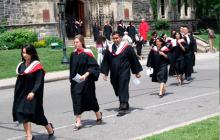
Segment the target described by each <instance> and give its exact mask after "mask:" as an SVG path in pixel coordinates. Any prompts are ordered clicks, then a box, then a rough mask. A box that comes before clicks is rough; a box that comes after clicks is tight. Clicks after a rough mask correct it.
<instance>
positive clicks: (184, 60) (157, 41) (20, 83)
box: [13, 20, 197, 140]
mask: <svg viewBox="0 0 220 140" xmlns="http://www.w3.org/2000/svg"><path fill="white" fill-rule="evenodd" d="M98 31H99V30H98ZM148 31H149V25H148V24H147V22H145V21H144V20H142V22H141V24H140V25H139V31H138V32H139V33H137V31H136V29H135V27H134V25H133V23H132V22H130V24H129V26H128V27H127V28H125V26H124V24H123V22H122V21H120V22H119V24H118V28H117V31H113V29H112V28H111V26H110V25H109V23H108V22H106V25H105V27H104V32H103V35H104V36H100V35H98V36H97V37H94V39H95V40H96V46H97V51H98V59H97V60H96V59H95V58H94V55H93V52H92V51H91V50H90V49H87V48H86V47H85V41H84V37H83V36H82V35H80V34H79V35H76V36H75V37H74V46H75V49H74V51H73V52H72V53H71V56H70V74H69V81H70V83H71V86H70V89H71V97H72V105H73V112H74V115H75V117H76V120H75V125H74V130H79V129H80V128H81V127H82V121H81V116H82V113H83V112H85V111H94V113H95V116H96V123H97V124H101V123H102V121H103V120H102V112H100V107H99V104H98V100H97V98H96V87H95V82H96V81H97V80H98V79H99V75H100V73H102V74H103V79H104V80H105V81H107V79H108V76H109V75H110V76H109V77H110V83H111V85H112V87H113V89H114V93H115V95H116V97H118V99H119V107H118V114H117V116H123V115H125V114H127V112H128V111H129V107H130V105H129V82H130V77H131V73H132V74H134V75H135V77H136V78H140V77H141V71H143V68H142V66H141V64H140V62H139V60H138V59H139V56H141V47H142V46H143V44H145V43H146V42H147V41H149V45H150V46H149V47H150V52H149V54H148V59H147V63H146V67H148V68H152V69H153V72H152V73H151V75H150V76H151V77H152V82H157V83H160V88H159V93H158V96H159V97H160V98H162V97H163V96H164V95H165V94H166V90H167V89H166V82H167V80H168V78H169V75H171V76H174V75H175V76H176V78H177V85H178V86H181V85H182V84H183V82H184V80H187V81H191V80H192V77H191V74H192V72H193V66H194V65H195V54H196V51H197V45H196V41H195V39H194V37H193V34H192V33H190V32H189V29H188V27H187V26H183V27H180V29H179V31H177V30H173V31H172V32H171V35H170V37H168V35H166V34H165V33H163V34H162V35H158V34H157V32H156V31H154V32H153V33H152V35H151V38H150V39H147V32H148ZM125 36H126V38H125ZM127 38H129V39H127ZM108 40H112V41H113V43H112V44H108ZM133 43H135V44H136V47H137V53H136V52H135V51H134V47H133ZM99 54H100V55H99ZM21 58H22V62H21V63H19V65H18V67H17V74H18V77H17V82H16V86H15V95H14V104H13V118H14V121H18V122H19V123H23V126H24V129H25V132H26V139H27V140H31V139H34V137H33V136H32V132H31V123H30V122H32V123H35V124H38V125H42V126H44V127H45V128H46V130H47V132H48V137H49V138H51V137H52V136H53V135H54V128H53V125H52V123H48V121H47V119H46V117H45V115H44V109H43V89H44V75H45V71H44V69H43V66H42V65H41V63H40V59H39V57H38V55H37V51H36V49H35V48H34V46H32V45H27V46H24V47H23V48H22V49H21ZM169 65H170V67H169V68H170V69H169V70H168V66H169Z"/></svg>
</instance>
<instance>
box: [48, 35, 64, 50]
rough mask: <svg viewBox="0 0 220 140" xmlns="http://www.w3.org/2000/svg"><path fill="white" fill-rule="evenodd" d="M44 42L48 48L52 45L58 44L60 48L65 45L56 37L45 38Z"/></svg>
mask: <svg viewBox="0 0 220 140" xmlns="http://www.w3.org/2000/svg"><path fill="white" fill-rule="evenodd" d="M44 40H45V42H46V47H51V43H58V44H59V45H60V46H62V45H63V41H62V40H61V39H60V38H59V37H56V36H49V37H45V38H44Z"/></svg>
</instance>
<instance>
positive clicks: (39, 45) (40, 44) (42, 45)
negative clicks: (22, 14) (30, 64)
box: [33, 40, 46, 48]
mask: <svg viewBox="0 0 220 140" xmlns="http://www.w3.org/2000/svg"><path fill="white" fill-rule="evenodd" d="M33 45H34V47H35V48H45V47H46V42H45V40H39V41H37V42H34V43H33Z"/></svg>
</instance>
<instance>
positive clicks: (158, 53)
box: [147, 38, 170, 97]
mask: <svg viewBox="0 0 220 140" xmlns="http://www.w3.org/2000/svg"><path fill="white" fill-rule="evenodd" d="M169 51H170V49H169V48H168V47H167V46H165V42H164V41H163V40H162V39H161V38H157V39H156V46H154V47H152V49H151V50H150V53H149V55H148V59H147V67H151V68H153V70H154V71H153V74H152V82H159V83H160V91H159V97H163V96H164V94H165V91H166V87H165V84H166V82H167V79H168V64H169V59H170V56H169Z"/></svg>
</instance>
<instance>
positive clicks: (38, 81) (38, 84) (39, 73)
mask: <svg viewBox="0 0 220 140" xmlns="http://www.w3.org/2000/svg"><path fill="white" fill-rule="evenodd" d="M35 76H36V80H35V83H34V88H33V89H32V92H33V93H36V92H37V91H38V89H39V88H41V84H43V80H44V72H43V70H38V71H36V73H35Z"/></svg>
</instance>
